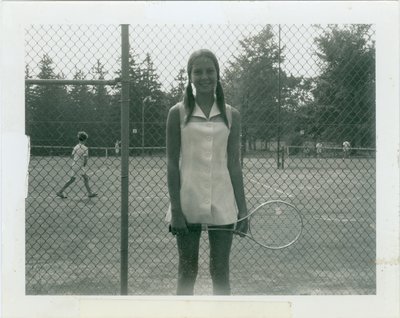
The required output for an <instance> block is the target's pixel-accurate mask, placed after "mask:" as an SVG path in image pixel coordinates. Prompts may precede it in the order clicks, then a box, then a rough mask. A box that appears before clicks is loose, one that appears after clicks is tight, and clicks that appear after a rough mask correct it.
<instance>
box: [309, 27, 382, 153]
mask: <svg viewBox="0 0 400 318" xmlns="http://www.w3.org/2000/svg"><path fill="white" fill-rule="evenodd" d="M315 41H316V44H317V46H318V52H317V54H318V56H319V58H320V59H321V60H322V61H323V63H324V64H323V69H322V74H321V75H320V76H319V78H318V79H317V82H316V87H315V89H314V90H313V91H312V92H313V94H314V97H315V103H316V109H317V112H316V115H315V122H316V123H317V125H316V127H315V130H316V131H317V132H318V134H320V135H321V136H322V137H323V139H325V140H330V141H333V142H337V143H341V142H343V141H344V140H349V141H351V143H352V145H353V146H354V147H375V45H374V42H373V41H372V40H371V26H370V25H360V24H356V25H350V26H344V27H339V26H337V25H333V26H330V27H329V28H328V29H327V30H326V31H325V32H324V33H323V34H322V35H321V36H320V37H318V38H316V40H315Z"/></svg>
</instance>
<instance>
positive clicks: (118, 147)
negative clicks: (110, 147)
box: [115, 140, 121, 157]
mask: <svg viewBox="0 0 400 318" xmlns="http://www.w3.org/2000/svg"><path fill="white" fill-rule="evenodd" d="M120 147H121V141H119V140H117V141H116V142H115V155H116V156H117V157H118V156H119V150H120Z"/></svg>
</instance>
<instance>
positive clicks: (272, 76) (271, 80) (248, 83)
mask: <svg viewBox="0 0 400 318" xmlns="http://www.w3.org/2000/svg"><path fill="white" fill-rule="evenodd" d="M240 45H241V49H242V53H241V54H240V55H239V56H238V57H235V59H234V61H232V62H231V63H230V67H229V68H228V70H227V71H226V74H225V76H224V78H225V83H224V84H225V87H226V95H227V99H229V100H230V101H231V102H232V103H233V104H234V105H240V106H239V108H240V110H241V113H242V116H243V133H244V134H245V138H247V139H248V141H249V144H250V147H254V141H255V139H260V140H263V141H264V142H265V144H267V142H268V141H269V140H270V139H272V138H274V137H276V136H277V133H278V117H277V116H278V112H277V110H278V101H279V90H278V88H279V85H278V83H279V81H278V79H279V62H282V61H283V55H282V54H281V50H280V49H279V47H278V43H277V41H276V40H275V35H274V33H273V30H272V28H271V26H266V27H265V28H264V29H263V30H262V31H261V32H259V33H258V34H256V35H254V36H250V37H248V38H245V39H243V40H241V41H240ZM280 77H281V81H284V78H285V75H284V74H283V73H282V72H281V74H280Z"/></svg>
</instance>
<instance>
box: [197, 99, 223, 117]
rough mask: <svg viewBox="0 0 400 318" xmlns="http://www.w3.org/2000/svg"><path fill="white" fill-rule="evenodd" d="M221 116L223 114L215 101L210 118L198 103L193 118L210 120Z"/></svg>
mask: <svg viewBox="0 0 400 318" xmlns="http://www.w3.org/2000/svg"><path fill="white" fill-rule="evenodd" d="M219 114H221V112H220V111H219V108H218V106H217V103H216V102H215V101H214V104H213V105H212V106H211V110H210V116H209V117H208V118H207V116H206V115H205V114H204V113H203V111H202V110H201V108H200V106H199V105H198V104H197V103H196V105H195V107H194V110H193V114H192V116H196V117H201V118H205V119H210V118H212V117H214V116H218V115H219Z"/></svg>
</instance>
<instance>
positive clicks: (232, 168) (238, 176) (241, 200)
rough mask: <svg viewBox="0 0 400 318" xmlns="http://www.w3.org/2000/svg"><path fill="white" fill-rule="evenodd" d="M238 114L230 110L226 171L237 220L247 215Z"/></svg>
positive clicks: (234, 110)
mask: <svg viewBox="0 0 400 318" xmlns="http://www.w3.org/2000/svg"><path fill="white" fill-rule="evenodd" d="M240 131H241V123H240V113H239V112H238V111H237V110H236V109H234V108H232V125H231V132H230V134H229V139H228V170H229V174H230V177H231V182H232V187H233V191H234V193H235V199H236V204H237V207H238V209H239V215H238V218H239V219H240V218H243V217H245V216H246V215H247V205H246V197H245V194H244V185H243V173H242V166H241V164H240Z"/></svg>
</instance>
